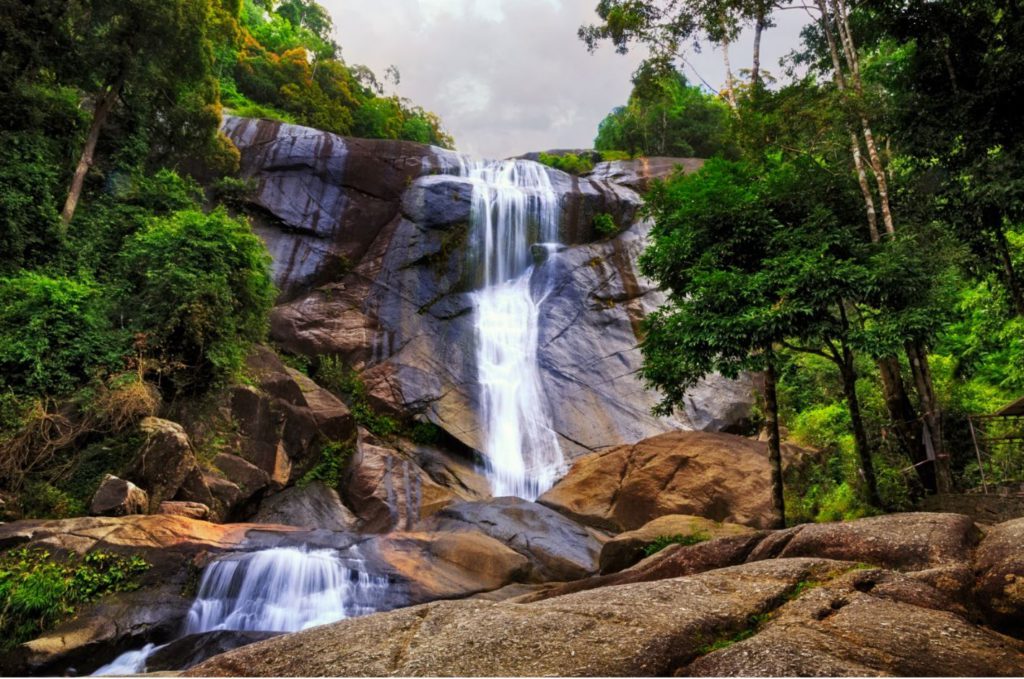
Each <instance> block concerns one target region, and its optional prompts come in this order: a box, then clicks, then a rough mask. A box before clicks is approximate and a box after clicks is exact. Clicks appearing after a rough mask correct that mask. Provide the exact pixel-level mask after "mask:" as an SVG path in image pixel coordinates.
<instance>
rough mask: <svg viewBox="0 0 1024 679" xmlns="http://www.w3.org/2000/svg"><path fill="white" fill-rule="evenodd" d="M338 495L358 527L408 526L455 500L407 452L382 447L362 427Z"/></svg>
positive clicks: (374, 529)
mask: <svg viewBox="0 0 1024 679" xmlns="http://www.w3.org/2000/svg"><path fill="white" fill-rule="evenodd" d="M342 494H343V496H344V498H345V501H346V503H347V504H348V506H349V507H351V508H352V510H353V511H354V512H355V514H356V516H358V517H359V520H360V521H361V522H362V530H364V531H367V532H370V533H383V532H386V531H389V530H392V529H396V528H397V529H410V528H412V527H413V526H415V525H416V524H417V523H419V521H420V520H421V519H423V518H425V517H427V516H430V515H431V514H433V513H434V512H436V511H438V510H439V509H441V508H442V507H445V506H447V505H448V504H450V503H452V502H454V501H455V500H457V499H459V496H458V495H456V494H455V493H454V492H452V491H451V490H449V489H448V488H445V487H444V486H441V485H440V484H438V483H436V482H435V481H434V480H433V479H432V478H431V477H430V475H429V474H427V473H426V472H425V471H424V470H423V469H421V468H420V466H419V465H417V464H416V462H415V460H414V459H413V458H412V456H411V455H409V454H406V453H403V452H401V451H399V450H396V449H394V448H389V447H385V446H384V445H381V442H379V441H377V440H376V439H375V438H374V437H373V436H372V435H370V434H369V433H368V432H366V431H364V430H360V432H359V440H358V443H357V445H356V450H355V452H354V453H353V456H352V460H351V462H350V463H349V465H348V468H347V471H346V478H345V481H344V482H343V488H342Z"/></svg>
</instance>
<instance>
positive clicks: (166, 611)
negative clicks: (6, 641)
mask: <svg viewBox="0 0 1024 679" xmlns="http://www.w3.org/2000/svg"><path fill="white" fill-rule="evenodd" d="M190 605H191V600H190V599H189V598H186V597H183V596H182V595H181V585H180V584H169V585H162V586H157V587H155V588H150V589H145V590H142V591H137V592H122V593H119V594H113V595H110V596H108V597H104V598H103V599H100V600H99V601H98V602H96V603H94V604H91V605H89V606H86V607H84V608H83V609H82V610H80V611H79V612H78V614H77V615H76V616H75V617H74V618H72V619H71V620H69V621H67V622H65V623H64V624H62V625H59V626H57V627H56V628H54V629H53V630H50V631H48V632H45V633H43V634H42V635H41V636H40V637H38V638H37V639H33V640H32V641H29V642H27V643H24V644H21V645H20V646H17V647H16V648H15V649H14V650H13V651H12V652H10V653H8V654H5V655H3V656H2V657H0V671H2V673H3V674H4V675H5V676H19V675H20V676H24V675H29V674H32V675H50V676H69V675H68V674H67V672H68V671H69V670H71V669H73V670H74V671H75V673H76V675H81V676H84V675H87V674H89V673H91V672H93V671H95V670H96V669H98V668H100V667H101V666H103V665H105V664H107V663H108V662H110V661H112V660H113V659H114V658H116V657H117V656H118V655H120V654H121V653H122V652H124V651H127V650H130V649H132V648H135V647H140V646H143V645H145V644H146V643H147V642H149V641H153V640H156V641H158V642H159V641H163V640H165V639H169V638H171V637H173V636H174V635H176V634H177V632H178V630H179V629H180V626H181V622H182V620H184V619H185V615H186V614H187V613H188V609H189V606H190Z"/></svg>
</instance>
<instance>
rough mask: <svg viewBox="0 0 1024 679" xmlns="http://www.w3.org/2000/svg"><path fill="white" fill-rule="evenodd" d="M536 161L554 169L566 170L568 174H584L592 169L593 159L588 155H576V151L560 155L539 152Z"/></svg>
mask: <svg viewBox="0 0 1024 679" xmlns="http://www.w3.org/2000/svg"><path fill="white" fill-rule="evenodd" d="M537 161H538V162H540V163H541V164H543V165H547V166H548V167H553V168H555V169H556V170H561V171H562V172H567V173H569V174H575V175H580V174H586V173H588V172H590V171H591V170H593V169H594V161H593V160H591V159H590V158H589V157H588V156H585V155H578V154H576V153H563V154H562V155H554V154H551V153H543V152H542V153H541V154H540V155H539V156H538V157H537Z"/></svg>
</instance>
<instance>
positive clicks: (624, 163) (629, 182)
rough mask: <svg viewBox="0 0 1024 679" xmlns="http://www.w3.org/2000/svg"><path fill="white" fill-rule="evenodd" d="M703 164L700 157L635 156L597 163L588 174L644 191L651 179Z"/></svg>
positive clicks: (689, 169) (699, 166)
mask: <svg viewBox="0 0 1024 679" xmlns="http://www.w3.org/2000/svg"><path fill="white" fill-rule="evenodd" d="M702 165H704V160H703V159H701V158H665V157H651V158H635V159H633V160H612V161H606V162H603V163H597V164H596V165H595V166H594V169H593V170H592V171H591V172H590V174H589V175H588V176H589V177H591V178H594V179H599V180H602V181H606V182H612V183H615V184H621V185H622V186H628V187H629V188H631V189H633V190H634V191H640V192H644V191H646V190H647V189H648V188H649V187H650V184H651V181H652V180H655V179H665V178H667V177H669V176H671V175H672V174H673V173H674V172H677V171H683V172H686V173H692V172H696V171H697V170H699V169H700V168H701V166H702Z"/></svg>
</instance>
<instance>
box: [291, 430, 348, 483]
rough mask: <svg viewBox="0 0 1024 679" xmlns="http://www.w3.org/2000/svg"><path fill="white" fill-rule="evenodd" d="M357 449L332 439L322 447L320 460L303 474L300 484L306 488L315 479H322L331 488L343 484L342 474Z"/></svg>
mask: <svg viewBox="0 0 1024 679" xmlns="http://www.w3.org/2000/svg"><path fill="white" fill-rule="evenodd" d="M354 452H355V449H354V448H353V447H352V445H351V444H348V443H342V442H340V441H331V442H329V443H327V444H325V445H324V446H323V447H322V448H321V449H320V460H319V461H318V462H317V463H316V466H315V467H313V468H312V469H310V470H309V471H308V472H306V473H305V474H303V475H302V478H301V479H299V482H298V485H299V487H300V488H305V487H306V486H308V485H309V484H310V483H312V482H313V481H320V482H321V483H323V484H324V485H326V486H328V487H329V488H338V487H339V486H341V475H342V473H343V472H344V471H345V465H347V464H348V461H349V459H351V457H352V453H354Z"/></svg>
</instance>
